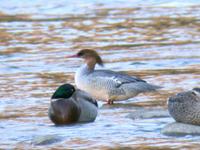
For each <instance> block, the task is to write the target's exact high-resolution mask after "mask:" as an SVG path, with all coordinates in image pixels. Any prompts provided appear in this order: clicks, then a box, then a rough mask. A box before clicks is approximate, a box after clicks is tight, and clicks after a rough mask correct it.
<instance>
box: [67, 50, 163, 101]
mask: <svg viewBox="0 0 200 150" xmlns="http://www.w3.org/2000/svg"><path fill="white" fill-rule="evenodd" d="M75 57H76V58H82V59H83V60H84V64H83V65H82V66H81V67H80V68H79V69H78V70H77V71H76V73H75V84H76V86H77V87H78V88H79V89H81V90H83V91H85V92H87V93H89V94H90V95H91V96H92V97H93V98H95V99H98V100H101V101H106V102H107V104H113V103H114V101H122V100H127V99H129V98H132V97H135V96H137V95H138V94H139V93H144V92H151V91H156V90H157V89H159V88H161V86H157V85H153V84H149V83H147V82H146V81H145V80H142V79H140V78H138V77H135V76H129V75H127V74H123V73H119V72H114V71H111V70H98V69H95V66H96V64H98V65H100V66H102V67H103V66H104V62H103V60H102V58H101V57H100V55H99V54H98V53H97V52H96V51H95V50H93V49H82V50H80V51H79V52H78V53H76V54H74V55H71V56H67V58H75Z"/></svg>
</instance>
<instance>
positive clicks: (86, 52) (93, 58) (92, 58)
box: [72, 49, 103, 69]
mask: <svg viewBox="0 0 200 150" xmlns="http://www.w3.org/2000/svg"><path fill="white" fill-rule="evenodd" d="M72 57H78V58H82V59H84V61H85V63H86V64H87V65H88V67H89V68H90V69H94V67H95V65H96V64H98V65H100V66H103V61H102V59H101V57H100V56H99V54H98V53H97V52H96V51H95V50H92V49H82V50H80V51H79V52H78V53H77V54H76V55H73V56H72Z"/></svg>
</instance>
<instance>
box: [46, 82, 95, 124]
mask: <svg viewBox="0 0 200 150" xmlns="http://www.w3.org/2000/svg"><path fill="white" fill-rule="evenodd" d="M97 109H98V105H97V102H96V100H94V99H92V98H91V97H90V96H89V95H88V94H87V93H85V92H84V91H81V90H78V89H77V90H75V88H74V86H73V85H71V84H63V85H61V86H60V87H59V88H58V89H57V90H56V91H55V93H54V94H53V96H52V98H51V103H50V107H49V111H48V115H49V118H50V120H51V121H52V122H53V123H54V124H56V125H63V124H71V123H77V122H92V121H94V120H95V119H96V116H97Z"/></svg>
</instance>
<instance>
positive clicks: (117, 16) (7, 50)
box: [0, 0, 200, 149]
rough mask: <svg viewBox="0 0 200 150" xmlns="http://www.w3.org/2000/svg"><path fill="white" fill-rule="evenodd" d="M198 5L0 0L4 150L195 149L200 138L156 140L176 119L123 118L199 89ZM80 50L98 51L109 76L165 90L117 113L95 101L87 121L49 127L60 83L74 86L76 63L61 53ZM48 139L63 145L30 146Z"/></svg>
mask: <svg viewBox="0 0 200 150" xmlns="http://www.w3.org/2000/svg"><path fill="white" fill-rule="evenodd" d="M122 3H123V5H122ZM199 8H200V2H197V1H196V0H190V1H186V0H185V1H180V0H176V1H173V2H172V1H169V0H159V1H155V0H147V1H145V3H144V1H142V0H135V1H128V0H118V1H114V0H107V1H105V2H102V1H100V0H96V1H93V2H91V1H89V0H85V1H81V0H78V1H74V2H71V1H68V0H60V1H53V0H51V1H48V4H46V1H44V0H42V1H41V0H35V1H27V0H21V1H17V0H10V1H6V0H2V1H1V5H0V72H1V74H0V85H1V86H0V134H1V137H0V148H4V149H5V148H6V149H14V148H16V149H30V148H33V149H44V148H45V149H52V148H60V149H63V148H72V149H81V148H83V149H84V148H89V149H94V148H96V149H106V148H116V147H124V146H125V147H133V148H151V147H153V148H155V147H163V148H185V149H191V148H193V149H195V148H196V149H197V148H198V147H199V145H200V144H199V142H200V137H198V136H185V137H170V136H164V135H162V134H161V133H160V129H162V128H163V127H164V126H165V125H166V124H168V123H171V122H173V119H172V118H153V119H137V120H132V119H130V118H128V117H127V115H128V114H130V113H131V112H134V111H136V110H140V109H142V108H144V107H145V108H155V107H161V108H164V109H166V101H167V97H168V96H170V95H172V94H175V93H177V92H180V91H183V90H189V89H192V88H193V87H197V86H199V84H200V80H199V79H200V70H199V67H200V51H199V49H200V34H199V32H200V26H199V25H200V15H199V14H200V11H199V10H200V9H199ZM82 48H94V49H96V50H98V52H99V53H100V54H101V55H102V57H103V59H104V61H105V64H106V65H105V67H106V68H107V69H112V70H115V71H122V72H125V73H127V74H129V75H136V76H139V77H141V78H143V79H145V80H147V81H148V82H150V83H154V84H157V85H162V86H163V87H164V88H163V89H162V90H161V91H159V92H158V93H149V94H141V95H139V96H137V97H135V98H132V99H130V100H128V101H126V102H120V103H117V104H115V105H113V106H107V105H105V104H104V103H103V102H99V104H100V109H99V115H98V117H97V119H96V121H95V122H93V123H87V124H77V125H73V126H64V127H55V126H54V125H53V124H52V123H51V122H50V121H49V119H48V117H47V111H48V106H49V101H50V99H49V98H50V97H51V94H52V93H53V92H54V90H55V89H56V87H58V86H59V85H61V84H63V83H67V82H68V83H73V84H74V80H73V75H74V72H75V71H76V69H77V68H78V67H79V66H80V65H81V63H82V62H81V60H77V59H66V58H65V56H67V55H70V54H74V53H75V52H77V51H78V50H79V49H82ZM98 68H100V67H98ZM45 135H55V136H59V137H61V140H60V141H58V142H55V143H52V144H48V145H43V146H36V145H34V144H32V141H33V139H34V138H37V137H40V136H45Z"/></svg>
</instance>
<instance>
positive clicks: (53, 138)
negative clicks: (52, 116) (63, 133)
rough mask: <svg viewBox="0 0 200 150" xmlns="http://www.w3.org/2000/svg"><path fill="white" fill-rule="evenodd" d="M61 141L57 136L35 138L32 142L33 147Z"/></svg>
mask: <svg viewBox="0 0 200 150" xmlns="http://www.w3.org/2000/svg"><path fill="white" fill-rule="evenodd" d="M59 141H61V137H60V136H57V135H44V136H37V137H35V138H34V139H33V140H32V142H31V143H32V144H33V145H48V144H53V143H56V142H59Z"/></svg>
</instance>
